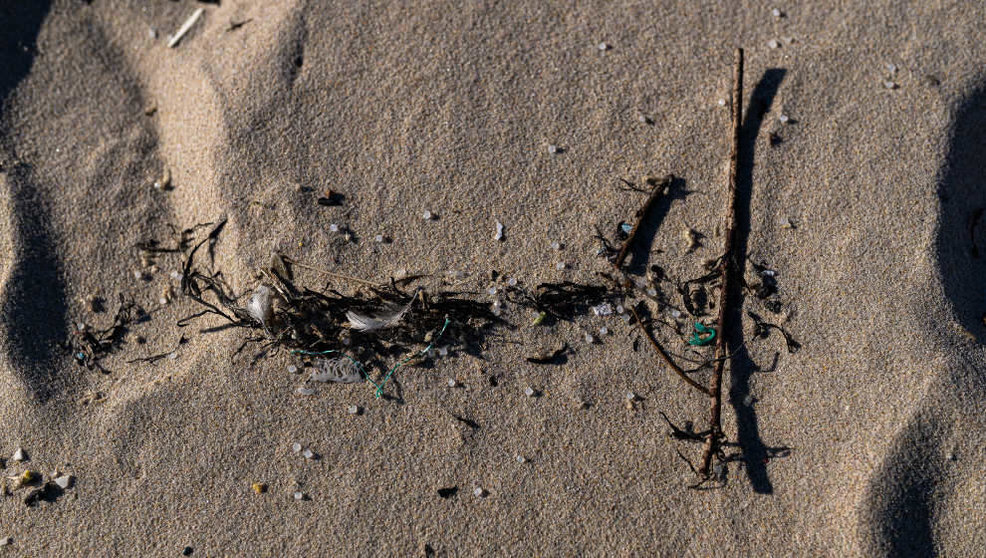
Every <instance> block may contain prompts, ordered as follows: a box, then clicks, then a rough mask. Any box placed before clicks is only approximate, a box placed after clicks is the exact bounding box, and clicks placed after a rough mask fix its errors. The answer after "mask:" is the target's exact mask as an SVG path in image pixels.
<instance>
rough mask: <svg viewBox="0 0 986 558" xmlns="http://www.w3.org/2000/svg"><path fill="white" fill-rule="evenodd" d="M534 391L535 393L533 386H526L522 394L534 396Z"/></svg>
mask: <svg viewBox="0 0 986 558" xmlns="http://www.w3.org/2000/svg"><path fill="white" fill-rule="evenodd" d="M535 393H537V392H536V391H534V388H532V387H530V386H528V387H527V388H525V389H524V395H526V396H528V397H534V394H535Z"/></svg>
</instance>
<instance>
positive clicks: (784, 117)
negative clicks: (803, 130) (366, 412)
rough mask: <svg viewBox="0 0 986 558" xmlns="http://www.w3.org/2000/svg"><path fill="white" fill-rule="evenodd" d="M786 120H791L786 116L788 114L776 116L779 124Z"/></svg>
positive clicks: (784, 122)
mask: <svg viewBox="0 0 986 558" xmlns="http://www.w3.org/2000/svg"><path fill="white" fill-rule="evenodd" d="M788 120H791V118H790V117H788V115H786V114H782V115H780V116H778V117H777V121H778V122H780V123H781V124H787V122H788Z"/></svg>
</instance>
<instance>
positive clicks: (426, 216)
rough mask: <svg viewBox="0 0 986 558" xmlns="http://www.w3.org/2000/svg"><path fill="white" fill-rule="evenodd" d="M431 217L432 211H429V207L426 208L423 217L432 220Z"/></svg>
mask: <svg viewBox="0 0 986 558" xmlns="http://www.w3.org/2000/svg"><path fill="white" fill-rule="evenodd" d="M431 217H432V216H431V212H430V211H428V210H427V209H426V210H425V212H424V213H422V214H421V218H422V219H424V220H425V221H430V220H431Z"/></svg>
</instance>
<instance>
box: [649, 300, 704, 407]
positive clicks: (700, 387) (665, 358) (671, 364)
mask: <svg viewBox="0 0 986 558" xmlns="http://www.w3.org/2000/svg"><path fill="white" fill-rule="evenodd" d="M630 312H631V313H633V318H634V319H635V320H637V325H638V326H640V331H643V332H644V335H645V336H647V339H649V340H650V344H651V345H652V346H653V347H654V350H655V351H657V354H658V355H660V356H661V359H662V360H663V361H664V363H665V364H667V365H668V368H670V369H671V371H672V372H674V373H675V374H677V375H678V377H680V378H681V379H682V380H684V381H685V383H686V384H688V385H690V386H692V387H693V388H695V389H697V390H699V391H701V392H702V393H704V394H705V395H712V394H711V393H710V392H709V390H708V388H706V387H705V386H703V385H702V384H700V383H698V382H696V381H695V380H693V379H692V378H691V377H689V376H688V374H685V371H684V370H682V369H681V367H680V366H678V365H677V364H676V363H675V362H674V360H673V359H672V358H671V355H669V354H668V352H667V351H666V350H664V347H662V346H661V344H660V343H658V342H657V339H655V338H654V336H653V335H651V332H650V331H648V330H647V328H646V327H644V323H643V322H641V321H640V316H638V315H637V311H636V310H634V309H633V308H632V307H631V308H630Z"/></svg>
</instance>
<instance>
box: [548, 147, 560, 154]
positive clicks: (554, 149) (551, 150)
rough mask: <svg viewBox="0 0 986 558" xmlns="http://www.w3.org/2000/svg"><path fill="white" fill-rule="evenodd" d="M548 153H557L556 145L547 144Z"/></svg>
mask: <svg viewBox="0 0 986 558" xmlns="http://www.w3.org/2000/svg"><path fill="white" fill-rule="evenodd" d="M548 153H558V146H557V145H549V146H548Z"/></svg>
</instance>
